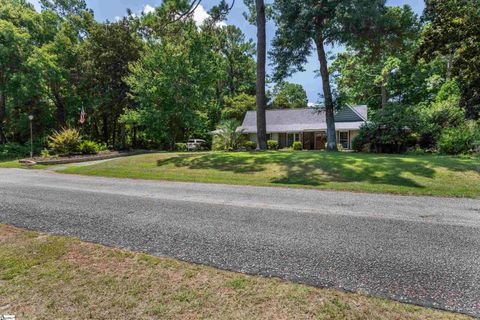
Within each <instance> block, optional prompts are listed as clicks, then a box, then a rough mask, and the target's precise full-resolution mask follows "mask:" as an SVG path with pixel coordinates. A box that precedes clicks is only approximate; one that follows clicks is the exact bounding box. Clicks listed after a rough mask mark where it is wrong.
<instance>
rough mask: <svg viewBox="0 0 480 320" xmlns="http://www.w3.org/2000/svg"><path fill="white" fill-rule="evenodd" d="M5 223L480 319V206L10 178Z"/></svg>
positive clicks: (0, 213)
mask: <svg viewBox="0 0 480 320" xmlns="http://www.w3.org/2000/svg"><path fill="white" fill-rule="evenodd" d="M0 223H7V224H12V225H15V226H18V227H24V228H29V229H34V230H39V231H44V232H49V233H52V234H58V235H67V236H75V237H79V238H80V239H83V240H87V241H92V242H97V243H102V244H105V245H110V246H116V247H121V248H126V249H130V250H136V251H144V252H147V253H151V254H154V255H159V256H169V257H174V258H178V259H181V260H185V261H190V262H194V263H201V264H206V265H210V266H214V267H219V268H222V269H227V270H233V271H238V272H243V273H248V274H257V275H263V276H276V277H281V278H284V279H287V280H291V281H296V282H301V283H307V284H311V285H315V286H322V287H323V286H328V287H335V288H339V289H343V290H347V291H356V292H364V293H367V294H371V295H375V296H382V297H388V298H392V299H395V300H399V301H403V302H410V303H415V304H420V305H424V306H430V307H436V308H441V309H446V310H451V311H457V312H463V313H467V314H470V315H474V316H479V317H480V201H479V200H472V199H452V198H434V197H406V196H394V195H379V194H362V193H350V192H329V191H315V190H301V189H286V188H263V187H246V186H245V187H243V186H226V185H214V184H195V183H177V182H159V181H144V180H127V179H112V178H99V177H86V176H76V175H62V174H58V173H55V172H48V171H36V170H17V169H0Z"/></svg>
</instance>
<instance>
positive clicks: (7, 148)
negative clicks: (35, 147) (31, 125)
mask: <svg viewBox="0 0 480 320" xmlns="http://www.w3.org/2000/svg"><path fill="white" fill-rule="evenodd" d="M28 155H30V147H29V146H26V145H21V144H18V143H13V142H10V143H6V144H0V160H9V159H18V158H23V157H26V156H28Z"/></svg>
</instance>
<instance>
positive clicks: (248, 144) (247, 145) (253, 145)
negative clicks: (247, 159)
mask: <svg viewBox="0 0 480 320" xmlns="http://www.w3.org/2000/svg"><path fill="white" fill-rule="evenodd" d="M243 147H244V148H245V149H246V150H247V151H252V150H255V149H256V148H257V143H256V142H254V141H245V142H244V143H243Z"/></svg>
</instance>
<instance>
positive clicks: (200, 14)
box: [29, 0, 425, 103]
mask: <svg viewBox="0 0 480 320" xmlns="http://www.w3.org/2000/svg"><path fill="white" fill-rule="evenodd" d="M29 1H30V2H32V3H33V4H34V5H35V7H36V8H37V10H40V5H39V1H38V0H29ZM293 1H294V0H293ZM218 2H219V0H203V1H202V5H201V7H199V8H198V9H197V11H196V12H195V17H194V18H195V20H197V21H202V19H205V18H206V17H207V15H208V13H207V11H208V10H209V9H210V8H211V7H212V6H214V5H215V4H217V3H218ZM267 2H268V0H267ZM161 3H162V0H140V1H139V0H87V4H88V6H89V7H90V8H91V9H93V11H94V13H95V18H96V19H97V20H98V21H105V20H110V21H114V20H115V19H117V18H118V17H121V16H124V15H126V12H127V8H129V9H131V10H132V11H133V12H137V13H139V12H142V11H147V12H148V11H149V10H153V8H154V7H156V6H158V5H160V4H161ZM387 4H388V5H390V6H403V5H410V6H411V7H412V9H413V10H414V11H415V12H416V13H417V14H418V15H420V14H421V13H422V11H423V9H424V7H425V6H424V1H423V0H387ZM245 11H246V8H245V5H244V4H243V0H236V1H235V6H234V7H233V9H232V11H231V12H230V14H229V16H228V19H227V21H225V22H226V23H228V24H233V25H236V26H237V27H239V28H240V29H241V30H242V31H243V32H244V33H245V35H246V37H247V38H250V39H253V40H255V38H256V28H255V27H254V26H252V25H250V24H249V23H248V22H247V21H246V20H245V18H244V17H243V12H245ZM274 34H275V25H274V23H273V22H271V21H270V22H269V23H268V24H267V38H268V39H267V40H268V43H271V40H272V39H273V37H274ZM341 50H343V48H342V47H338V48H331V49H330V51H329V53H330V54H331V55H333V54H335V53H337V52H339V51H341ZM318 69H319V63H318V60H317V59H316V57H315V55H312V57H310V58H309V60H308V63H307V64H306V65H305V72H298V73H296V74H294V75H293V76H292V77H291V78H290V79H287V81H290V82H294V83H299V84H301V85H303V87H304V88H305V90H306V91H307V95H308V99H309V101H310V102H312V103H317V102H319V100H321V98H320V94H321V93H322V89H321V88H322V82H321V79H319V78H318V77H317V76H316V74H317V70H318ZM268 71H269V72H271V71H272V68H271V67H269V70H268Z"/></svg>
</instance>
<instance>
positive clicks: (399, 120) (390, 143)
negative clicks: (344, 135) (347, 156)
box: [352, 105, 420, 153]
mask: <svg viewBox="0 0 480 320" xmlns="http://www.w3.org/2000/svg"><path fill="white" fill-rule="evenodd" d="M419 118H420V116H419V115H418V113H417V112H415V111H414V110H411V109H410V108H404V107H402V106H399V105H390V106H389V107H387V108H386V109H382V110H379V111H378V112H377V113H376V114H375V115H374V116H373V117H372V121H370V122H368V123H366V124H364V125H363V126H362V127H361V128H360V131H359V134H358V136H356V137H355V138H354V139H353V146H352V147H353V148H354V150H356V151H364V150H365V149H367V150H368V151H372V152H378V153H381V152H383V153H399V152H405V151H407V149H408V148H409V147H413V146H415V144H416V143H417V142H418V135H417V134H416V132H418V130H419V127H418V126H419V123H420V120H419Z"/></svg>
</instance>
